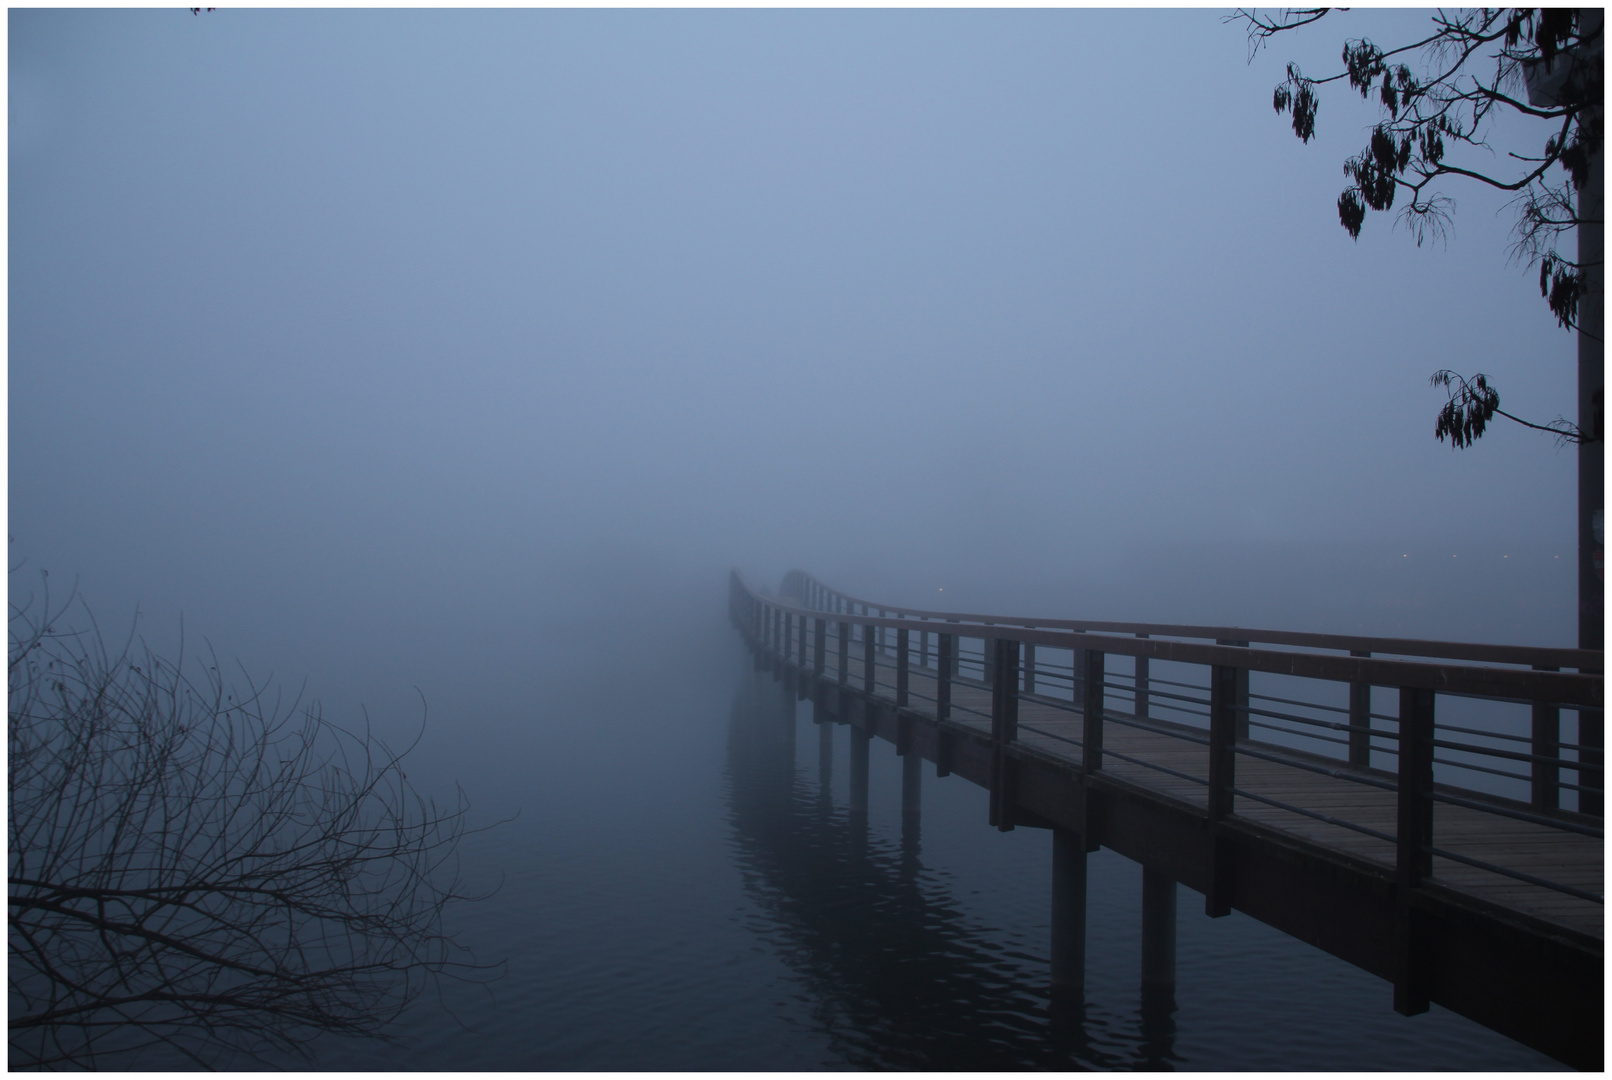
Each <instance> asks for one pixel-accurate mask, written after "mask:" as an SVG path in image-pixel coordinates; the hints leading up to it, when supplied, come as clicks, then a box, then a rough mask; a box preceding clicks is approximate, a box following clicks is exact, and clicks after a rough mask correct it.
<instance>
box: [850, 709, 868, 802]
mask: <svg viewBox="0 0 1612 1080" xmlns="http://www.w3.org/2000/svg"><path fill="white" fill-rule="evenodd" d="M871 741H872V736H870V735H869V734H868V730H867V728H863V727H857V726H855V725H852V727H851V813H853V814H861V815H862V816H864V817H866V816H867V812H868V743H869V742H871Z"/></svg>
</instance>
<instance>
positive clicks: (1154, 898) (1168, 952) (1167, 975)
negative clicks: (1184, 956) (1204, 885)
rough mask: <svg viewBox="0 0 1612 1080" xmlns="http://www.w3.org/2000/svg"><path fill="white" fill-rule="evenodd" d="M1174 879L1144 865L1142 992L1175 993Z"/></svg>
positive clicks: (1167, 994)
mask: <svg viewBox="0 0 1612 1080" xmlns="http://www.w3.org/2000/svg"><path fill="white" fill-rule="evenodd" d="M1175 893H1176V889H1175V879H1174V878H1172V877H1170V876H1169V875H1168V874H1166V873H1164V872H1162V871H1160V870H1155V869H1153V868H1152V867H1151V866H1146V865H1144V866H1143V867H1142V994H1143V996H1144V997H1147V996H1152V997H1155V998H1163V997H1167V996H1168V997H1174V996H1175V922H1176V920H1175Z"/></svg>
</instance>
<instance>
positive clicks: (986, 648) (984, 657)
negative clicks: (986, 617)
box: [980, 623, 996, 686]
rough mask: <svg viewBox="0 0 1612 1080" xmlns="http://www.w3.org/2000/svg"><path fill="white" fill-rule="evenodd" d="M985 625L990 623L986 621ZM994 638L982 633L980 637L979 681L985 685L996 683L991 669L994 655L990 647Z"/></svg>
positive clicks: (994, 659)
mask: <svg viewBox="0 0 1612 1080" xmlns="http://www.w3.org/2000/svg"><path fill="white" fill-rule="evenodd" d="M985 625H986V626H990V625H991V624H990V623H986V624H985ZM995 640H996V639H995V638H990V637H985V636H983V635H981V637H980V682H982V683H984V684H985V685H986V686H995V685H996V677H995V671H994V670H993V669H994V668H995V667H996V662H995V661H996V657H995V656H994V655H992V649H991V642H993V641H995Z"/></svg>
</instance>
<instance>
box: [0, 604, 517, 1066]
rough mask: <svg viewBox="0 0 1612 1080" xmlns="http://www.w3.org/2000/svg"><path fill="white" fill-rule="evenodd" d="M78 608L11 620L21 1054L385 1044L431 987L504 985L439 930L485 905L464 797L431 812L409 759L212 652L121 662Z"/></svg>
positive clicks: (25, 1061) (17, 1042) (43, 608)
mask: <svg viewBox="0 0 1612 1080" xmlns="http://www.w3.org/2000/svg"><path fill="white" fill-rule="evenodd" d="M16 595H17V591H16V590H13V596H16ZM64 615H65V608H63V607H54V608H53V607H52V606H51V604H50V602H49V596H48V593H47V594H46V595H45V597H44V600H43V602H42V603H41V604H38V605H36V604H35V603H34V602H33V600H32V598H25V599H23V600H22V601H21V602H20V603H19V602H16V601H14V602H13V606H12V611H11V650H10V654H9V656H8V661H9V670H10V697H11V704H10V724H9V747H8V748H9V751H10V754H9V775H8V779H9V781H10V792H9V800H10V801H9V809H10V815H9V817H10V829H11V832H10V837H9V838H10V845H9V846H10V850H9V873H8V890H9V896H10V913H9V923H10V928H11V934H10V958H11V962H10V965H9V979H10V990H11V1000H12V1007H11V1014H10V1020H9V1027H10V1031H11V1057H10V1061H11V1064H12V1065H13V1066H18V1067H28V1066H32V1067H62V1066H70V1067H111V1066H117V1067H131V1063H132V1062H135V1061H136V1060H137V1056H138V1054H139V1053H141V1052H142V1051H143V1049H145V1048H148V1047H154V1046H165V1047H169V1048H170V1049H173V1050H176V1051H178V1052H180V1053H182V1054H184V1055H186V1056H187V1057H188V1058H189V1059H190V1060H192V1061H194V1062H196V1063H198V1064H202V1065H207V1064H209V1063H210V1062H211V1061H213V1060H215V1059H217V1058H218V1057H219V1056H220V1055H221V1054H224V1053H228V1052H244V1053H247V1054H257V1053H261V1052H262V1051H264V1050H267V1049H270V1048H273V1049H278V1050H289V1051H300V1050H302V1049H303V1047H304V1046H305V1044H306V1043H307V1042H308V1040H309V1039H310V1038H312V1037H313V1036H314V1035H316V1034H317V1033H319V1032H320V1031H343V1032H348V1033H352V1034H359V1035H369V1036H374V1037H379V1038H389V1037H390V1033H389V1028H388V1025H389V1024H390V1023H391V1022H392V1020H393V1019H394V1018H395V1017H396V1016H397V1015H398V1013H399V1012H400V1011H401V1009H402V1008H403V1007H404V1006H405V1005H406V1004H407V1003H408V1002H409V1001H410V1000H412V999H413V998H414V997H415V996H416V995H417V994H418V993H419V992H420V991H421V990H422V989H423V988H424V986H425V985H427V984H428V983H429V982H430V981H431V980H433V979H435V978H437V977H439V976H441V975H445V974H446V975H453V976H455V977H472V978H479V977H488V976H490V974H491V973H492V971H493V969H492V968H490V967H488V966H486V965H482V964H478V963H477V962H476V961H475V960H474V958H473V957H470V956H469V955H468V954H466V953H465V952H464V951H463V950H462V949H460V948H459V947H458V946H456V945H455V944H454V942H453V941H452V939H451V938H449V937H448V936H447V935H446V934H445V933H444V931H443V929H442V914H443V911H444V910H445V909H446V908H447V906H448V905H450V904H452V903H455V902H458V901H460V900H464V899H471V897H467V896H466V895H465V894H464V892H463V890H462V889H461V887H460V885H459V883H458V877H457V870H456V861H455V852H456V849H457V845H458V842H459V839H460V838H461V837H462V836H463V835H464V834H465V831H466V813H467V806H466V804H465V801H464V797H463V793H462V792H461V793H459V794H458V796H457V799H456V801H455V802H454V803H452V804H451V805H449V806H447V807H443V808H439V807H438V806H437V805H436V804H435V803H434V802H432V801H431V800H429V799H426V798H423V797H422V796H420V795H418V794H417V793H416V792H414V791H413V790H412V788H411V787H410V786H409V784H408V781H407V779H406V778H405V777H404V775H403V767H402V766H403V760H404V754H405V753H406V752H407V751H405V752H404V753H394V752H393V751H391V750H389V749H388V748H387V747H386V746H385V745H383V744H381V743H380V742H378V741H376V740H375V739H374V738H373V737H372V736H371V735H370V734H369V733H368V732H367V731H365V732H360V733H355V732H350V731H345V730H342V729H340V728H337V727H335V726H334V725H331V724H330V723H328V722H327V721H325V720H324V719H323V718H322V717H321V716H320V714H319V712H318V710H317V708H307V709H301V710H300V711H299V709H298V706H297V704H296V703H295V702H293V703H292V705H291V706H290V707H289V708H285V707H283V706H282V703H281V701H280V700H279V697H278V695H277V693H275V692H273V691H272V689H271V687H270V686H268V685H257V684H254V683H253V682H252V681H251V679H250V678H247V679H246V680H245V685H244V687H243V688H242V690H241V691H237V689H236V688H235V687H233V686H230V685H228V684H226V683H225V682H224V681H223V680H222V679H221V677H220V676H219V673H218V668H219V665H218V663H217V661H216V658H215V657H213V656H212V655H211V654H210V653H208V654H205V655H203V656H201V657H199V658H198V659H197V660H195V661H192V662H190V663H186V662H185V661H184V659H183V653H182V652H181V657H180V660H178V661H169V660H167V659H165V658H163V657H159V656H156V655H155V654H153V653H152V652H151V651H150V650H149V649H146V648H145V647H144V646H143V644H142V645H139V647H136V641H135V639H134V637H133V635H132V633H131V635H130V638H129V640H128V641H126V642H125V643H124V645H123V647H122V648H121V649H120V650H119V651H117V652H116V653H113V652H109V651H108V649H107V648H106V647H105V645H104V644H103V639H102V638H101V636H100V634H99V632H98V631H97V630H95V629H94V628H93V625H94V624H93V619H90V620H88V621H89V624H90V626H91V629H90V630H89V631H87V632H83V633H79V632H76V631H72V630H61V631H58V630H57V629H56V626H57V625H58V623H60V622H61V621H62V620H63V619H64ZM416 741H417V740H416Z"/></svg>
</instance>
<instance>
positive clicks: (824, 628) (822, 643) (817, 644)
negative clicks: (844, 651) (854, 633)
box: [812, 615, 828, 677]
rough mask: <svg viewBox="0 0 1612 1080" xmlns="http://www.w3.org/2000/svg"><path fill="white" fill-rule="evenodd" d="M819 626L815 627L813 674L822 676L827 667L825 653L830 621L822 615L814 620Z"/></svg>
mask: <svg viewBox="0 0 1612 1080" xmlns="http://www.w3.org/2000/svg"><path fill="white" fill-rule="evenodd" d="M812 621H813V622H814V623H816V624H817V625H816V626H814V627H813V630H815V631H816V633H815V634H814V635H813V638H812V673H813V674H814V675H817V676H819V677H821V676H822V674H823V671H824V669H825V667H826V666H827V665H826V664H825V663H824V658H823V651H824V649H825V648H826V647H827V645H828V621H827V620H826V619H824V618H823V617H822V616H821V615H818V616H816V617H815V618H813V619H812Z"/></svg>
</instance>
